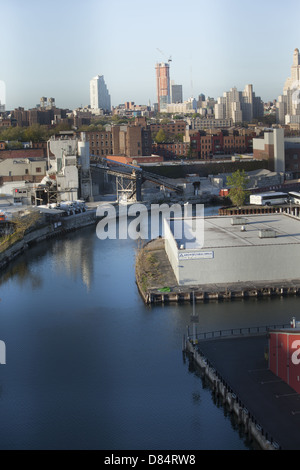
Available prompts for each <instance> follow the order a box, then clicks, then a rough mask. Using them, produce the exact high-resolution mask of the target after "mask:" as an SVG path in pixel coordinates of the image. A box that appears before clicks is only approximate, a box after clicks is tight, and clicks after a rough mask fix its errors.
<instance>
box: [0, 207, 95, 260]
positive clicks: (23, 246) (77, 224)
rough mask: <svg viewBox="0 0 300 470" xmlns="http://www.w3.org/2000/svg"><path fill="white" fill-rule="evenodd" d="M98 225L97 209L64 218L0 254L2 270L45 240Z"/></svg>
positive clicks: (34, 231) (40, 229)
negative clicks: (31, 247)
mask: <svg viewBox="0 0 300 470" xmlns="http://www.w3.org/2000/svg"><path fill="white" fill-rule="evenodd" d="M93 224H96V209H91V210H88V211H87V212H83V213H81V214H76V215H73V216H69V217H62V218H61V219H60V220H59V222H50V223H48V224H45V225H43V226H41V227H39V228H37V229H36V230H33V231H31V232H29V233H27V234H25V235H24V237H23V239H22V240H20V241H17V242H16V243H14V244H13V245H12V246H10V247H9V248H8V249H6V250H5V251H4V252H3V253H1V254H0V269H1V268H3V267H5V266H6V265H7V264H8V263H9V262H10V261H11V260H13V259H14V258H16V257H17V256H18V255H19V254H21V253H23V252H24V251H25V250H27V249H28V248H29V247H30V246H31V245H33V244H35V243H40V242H42V241H44V240H47V239H50V238H55V237H58V236H61V235H63V234H64V233H68V232H72V231H74V230H78V229H80V228H83V227H87V226H89V225H93Z"/></svg>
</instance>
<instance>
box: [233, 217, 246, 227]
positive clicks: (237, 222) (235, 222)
mask: <svg viewBox="0 0 300 470" xmlns="http://www.w3.org/2000/svg"><path fill="white" fill-rule="evenodd" d="M246 224H247V219H246V218H245V217H233V218H232V219H231V225H246Z"/></svg>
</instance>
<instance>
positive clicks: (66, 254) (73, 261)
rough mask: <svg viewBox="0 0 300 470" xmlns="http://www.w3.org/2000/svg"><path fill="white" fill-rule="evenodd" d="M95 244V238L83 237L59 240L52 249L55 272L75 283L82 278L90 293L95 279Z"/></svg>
mask: <svg viewBox="0 0 300 470" xmlns="http://www.w3.org/2000/svg"><path fill="white" fill-rule="evenodd" d="M93 244H94V237H88V238H85V237H84V236H82V237H76V238H75V237H74V238H73V237H72V238H70V239H68V238H66V239H63V240H59V241H57V243H55V244H53V247H52V255H53V258H52V259H53V263H54V265H55V266H54V269H55V271H56V272H57V273H58V274H59V273H63V274H65V275H67V276H68V277H69V278H71V279H72V280H74V281H75V280H76V279H78V276H80V277H81V279H82V281H83V283H84V285H85V286H86V287H87V290H88V291H89V290H90V288H91V285H92V282H93V277H94V259H93V253H94V250H93Z"/></svg>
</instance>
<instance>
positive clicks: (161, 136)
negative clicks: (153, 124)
mask: <svg viewBox="0 0 300 470" xmlns="http://www.w3.org/2000/svg"><path fill="white" fill-rule="evenodd" d="M165 140H166V134H165V132H164V130H163V129H159V131H158V133H157V134H156V136H155V137H154V141H155V142H156V143H157V144H162V143H163V142H165Z"/></svg>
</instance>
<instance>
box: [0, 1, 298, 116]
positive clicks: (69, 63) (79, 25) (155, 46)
mask: <svg viewBox="0 0 300 470" xmlns="http://www.w3.org/2000/svg"><path fill="white" fill-rule="evenodd" d="M1 10H2V25H1V30H0V39H1V43H2V44H3V46H4V47H3V48H2V54H1V55H2V57H1V66H0V81H3V82H4V83H5V85H6V99H5V104H6V109H14V108H15V107H17V106H22V107H24V108H33V107H35V106H36V104H37V103H39V100H40V97H41V96H53V97H55V101H56V104H57V106H58V107H62V108H70V109H75V108H77V107H80V106H86V105H88V104H89V81H90V79H91V77H94V76H96V75H98V74H99V75H103V76H104V79H105V83H106V84H107V87H108V90H109V93H110V95H111V102H112V106H117V105H118V104H120V103H124V102H125V101H134V102H135V103H136V104H148V102H149V100H150V102H151V104H153V103H155V102H157V99H156V77H155V64H156V63H159V62H167V61H168V59H169V57H172V62H171V63H170V79H171V80H174V82H175V83H180V84H182V88H183V99H184V100H187V99H188V98H189V97H191V96H193V97H195V98H197V97H198V95H199V94H200V93H203V94H205V95H206V96H211V97H214V98H215V99H217V98H218V97H220V96H223V93H224V92H226V91H228V90H230V89H231V88H233V87H237V89H239V90H242V89H244V87H245V85H247V84H252V85H253V87H254V89H255V91H256V95H257V96H261V98H262V100H263V101H265V102H266V101H270V100H273V99H278V96H279V95H281V93H282V89H283V86H284V83H285V80H286V77H287V76H288V75H289V71H290V68H291V65H292V58H293V51H294V49H295V48H296V47H300V39H299V34H298V33H297V30H298V29H297V18H298V14H299V13H300V4H299V2H298V1H295V0H288V1H287V2H285V3H284V4H282V2H280V1H278V0H274V1H270V0H265V1H264V2H258V0H253V2H252V3H251V5H250V7H249V4H248V3H247V4H246V2H243V1H241V0H229V1H227V2H226V4H225V2H224V1H223V0H212V1H211V2H210V3H209V4H208V3H207V2H204V1H199V0H190V1H189V2H187V3H186V4H185V5H184V8H183V7H182V3H181V2H179V1H178V0H174V1H172V2H171V1H169V0H164V2H158V1H157V0H153V1H152V2H151V3H150V4H149V3H145V4H144V5H143V8H141V2H140V1H137V0H128V2H123V1H122V0H112V1H111V2H109V3H106V2H103V1H102V0H98V1H97V0H87V1H86V2H85V4H84V7H83V6H82V4H79V2H78V1H77V0H74V1H71V0H64V1H63V2H58V1H57V0H54V1H53V2H52V3H51V9H49V7H47V6H46V5H45V4H44V3H41V2H38V1H37V0H28V1H27V2H26V3H25V2H22V1H21V0H12V1H11V2H9V3H6V4H4V5H2V6H1ZM52 12H53V13H52Z"/></svg>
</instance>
